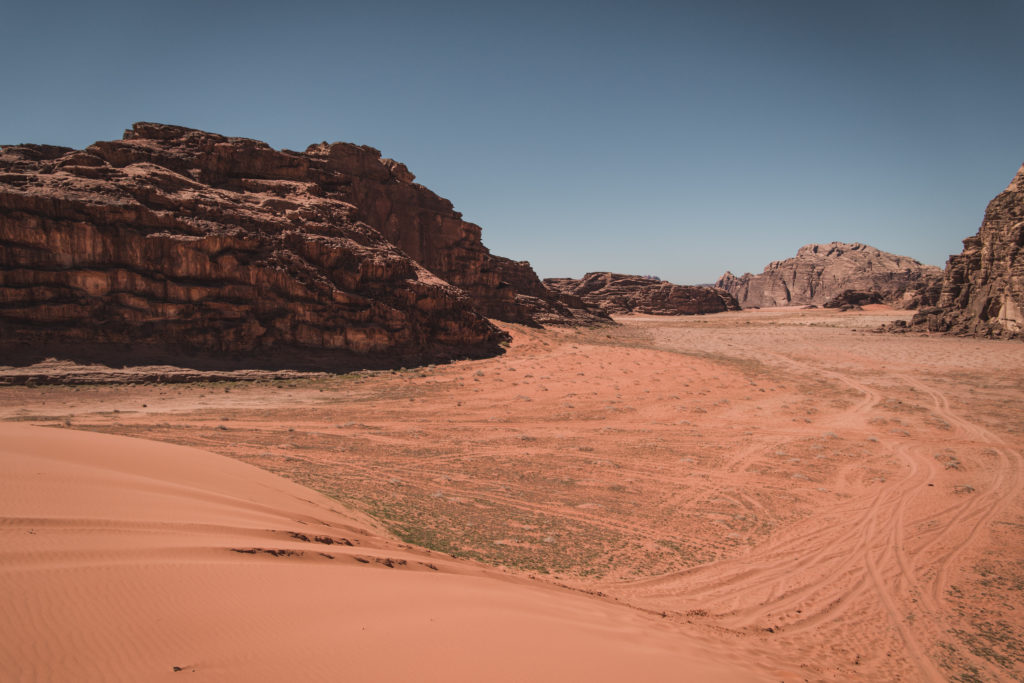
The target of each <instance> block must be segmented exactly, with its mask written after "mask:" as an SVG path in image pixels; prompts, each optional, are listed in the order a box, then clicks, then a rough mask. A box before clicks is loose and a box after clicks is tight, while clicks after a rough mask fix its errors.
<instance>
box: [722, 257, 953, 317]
mask: <svg viewBox="0 0 1024 683" xmlns="http://www.w3.org/2000/svg"><path fill="white" fill-rule="evenodd" d="M941 278H942V271H941V270H940V269H939V268H937V267H935V266H928V265H924V264H922V263H921V262H919V261H916V260H914V259H912V258H909V257H907V256H899V255H897V254H890V253H889V252H886V251H882V250H880V249H876V248H874V247H871V246H868V245H866V244H859V243H856V242H854V243H845V242H831V243H829V244H808V245H805V246H803V247H800V249H799V250H798V251H797V253H796V256H795V257H793V258H789V259H785V260H783V261H773V262H772V263H769V264H768V265H767V266H766V267H765V269H764V272H762V273H761V274H760V275H752V274H751V273H746V274H744V275H743V276H741V277H736V276H735V275H733V274H732V273H730V272H728V271H726V273H725V274H724V275H722V277H720V278H719V279H718V282H716V283H715V285H716V286H718V287H721V288H722V289H725V290H726V291H728V292H729V293H730V294H732V295H733V296H735V297H736V299H737V300H738V301H739V303H740V306H742V307H743V308H755V307H769V306H796V305H807V304H815V305H821V304H824V303H825V302H826V301H828V300H829V299H831V298H833V297H835V296H838V295H840V294H842V292H844V291H846V290H859V291H865V292H876V293H878V294H879V295H880V296H881V298H882V300H883V301H884V302H885V303H888V304H890V305H893V306H895V307H898V308H914V307H917V306H919V305H921V304H922V303H923V304H927V303H928V301H929V296H931V297H934V296H935V293H936V291H937V286H938V283H939V282H940V281H941ZM929 292H931V294H930V295H929Z"/></svg>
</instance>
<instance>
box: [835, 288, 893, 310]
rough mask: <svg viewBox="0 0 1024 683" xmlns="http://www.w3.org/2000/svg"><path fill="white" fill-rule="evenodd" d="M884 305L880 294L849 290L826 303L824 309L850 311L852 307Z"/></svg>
mask: <svg viewBox="0 0 1024 683" xmlns="http://www.w3.org/2000/svg"><path fill="white" fill-rule="evenodd" d="M880 303H883V299H882V295H881V294H879V293H878V292H863V291H860V290H856V289H847V290H844V291H842V292H840V293H839V294H836V295H835V296H834V297H832V298H831V299H829V300H828V301H826V302H825V303H823V304H822V305H821V307H822V308H840V309H843V310H849V309H850V308H851V307H854V306H857V307H860V306H867V305H868V304H880Z"/></svg>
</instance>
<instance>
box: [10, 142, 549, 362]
mask: <svg viewBox="0 0 1024 683" xmlns="http://www.w3.org/2000/svg"><path fill="white" fill-rule="evenodd" d="M311 150H312V151H310V152H309V153H306V154H300V153H296V152H288V151H275V150H273V149H271V148H270V147H269V146H267V145H265V144H264V143H261V142H257V141H254V140H247V139H241V138H227V137H223V136H220V135H213V134H209V133H204V132H201V131H195V130H191V129H187V128H180V127H176V126H164V125H160V124H146V123H141V124H136V125H135V126H134V127H133V128H132V129H131V130H129V131H127V132H126V133H125V139H124V140H121V141H114V142H98V143H96V144H94V145H92V146H90V147H88V148H86V149H85V150H72V149H68V148H62V147H52V146H44V145H18V146H9V147H3V148H2V149H0V246H2V249H0V344H2V345H3V347H4V349H5V353H6V354H10V353H13V351H15V350H20V351H22V352H25V353H27V354H29V355H32V354H42V353H45V350H46V349H48V348H51V347H54V346H61V345H63V346H64V347H68V348H74V349H77V350H84V349H87V348H96V349H102V350H105V351H111V350H114V349H117V350H119V351H117V352H116V353H115V355H117V353H121V352H124V353H129V354H131V355H133V356H134V355H138V354H142V355H146V356H149V355H152V356H154V357H161V354H165V353H172V352H173V353H192V354H199V355H203V354H210V355H211V357H219V358H228V357H232V356H234V357H236V358H239V359H241V358H242V357H244V358H245V361H244V362H246V363H250V362H252V361H254V360H256V359H258V358H265V359H267V360H268V361H270V360H271V359H276V360H277V362H283V363H284V364H287V365H294V366H315V367H325V366H329V365H337V366H345V365H363V366H365V365H373V364H375V363H385V364H387V363H398V362H423V361H430V360H443V359H449V358H454V357H463V356H479V355H487V354H493V353H495V352H497V351H498V350H499V345H500V344H501V342H503V341H504V340H505V339H506V335H505V334H504V333H503V332H501V331H500V330H498V329H497V328H496V327H494V326H493V325H492V324H490V323H489V322H488V321H487V320H486V319H485V318H484V317H483V315H481V313H485V314H487V315H497V316H498V317H505V318H507V319H515V320H527V321H528V320H531V318H530V314H529V312H528V311H526V310H524V307H523V306H522V305H521V304H519V303H518V302H517V300H516V297H517V296H518V295H519V292H518V291H517V290H516V289H515V288H514V287H512V286H511V285H508V286H503V283H504V280H503V279H502V278H503V273H504V272H505V269H507V265H506V264H505V263H504V262H503V261H502V260H500V259H495V258H494V257H490V256H489V254H488V253H487V251H486V249H485V248H484V247H483V246H482V245H481V244H480V242H479V228H476V227H475V226H471V225H470V224H465V223H462V222H461V221H460V220H459V219H458V217H457V214H455V213H454V212H453V211H451V207H450V204H448V203H447V202H446V201H445V200H442V199H440V198H439V197H437V196H436V195H433V193H430V192H429V190H426V189H425V188H422V187H420V186H417V185H415V184H413V183H411V174H408V173H407V171H405V170H404V167H403V166H402V165H401V164H397V163H396V162H392V161H390V160H387V159H381V158H380V156H379V153H377V152H376V151H375V150H370V149H369V148H361V147H356V146H354V145H347V144H344V143H341V144H338V145H330V146H326V147H323V146H315V147H314V148H311ZM389 198H390V199H389ZM357 201H363V202H369V203H370V206H369V208H364V207H360V206H359V205H358V204H357V203H356V202H357ZM404 219H408V223H407V224H403V222H402V221H403V220H404ZM368 220H378V221H383V224H384V225H385V227H386V229H387V230H388V231H389V232H390V233H391V234H392V235H393V236H394V235H400V234H402V235H405V237H406V241H409V240H413V241H415V240H416V239H418V240H419V242H420V244H421V246H420V252H419V255H420V256H421V257H422V258H424V259H425V260H428V261H430V260H431V259H433V260H434V262H435V263H436V262H440V263H443V264H444V265H445V268H446V269H447V270H445V271H444V272H445V274H446V275H448V276H449V277H451V278H452V279H453V280H456V281H458V283H459V284H460V285H462V286H465V287H466V288H467V289H468V290H470V291H471V292H472V293H473V295H475V297H476V299H474V298H473V296H468V295H467V294H466V292H464V291H463V289H460V287H457V286H454V285H453V284H451V283H449V282H446V281H444V280H443V279H441V278H439V277H437V276H436V275H435V274H434V273H431V272H429V271H428V270H427V269H426V268H424V267H423V266H422V265H421V264H420V263H417V261H416V260H414V259H413V258H410V255H409V252H408V251H407V250H406V248H401V249H400V248H398V247H396V246H395V245H394V244H392V243H391V242H390V241H389V240H388V239H386V237H385V236H384V235H382V234H381V232H380V231H378V230H377V229H376V228H375V227H374V226H372V225H371V224H369V223H368ZM403 225H407V226H408V227H407V228H405V227H403ZM403 231H405V232H403ZM433 232H440V233H442V234H441V236H435V235H433ZM409 235H413V236H418V237H415V238H414V237H410V236H409ZM445 245H452V249H450V250H448V251H450V252H451V253H448V251H446V246H445ZM407 246H408V245H407ZM442 252H444V253H442ZM526 268H528V266H526ZM512 270H513V271H515V272H516V274H517V275H519V276H522V273H521V272H520V271H516V270H515V269H514V268H513V269H512ZM520 270H522V269H520ZM530 272H532V271H530ZM453 274H457V275H458V277H455V275H453ZM523 277H524V278H525V276H523ZM525 279H528V278H525ZM534 280H537V279H536V276H534ZM535 286H538V287H542V285H540V282H539V280H537V281H536V285H535ZM545 291H546V290H545ZM551 296H552V298H554V295H551ZM499 314H500V315H499ZM8 357H10V356H8Z"/></svg>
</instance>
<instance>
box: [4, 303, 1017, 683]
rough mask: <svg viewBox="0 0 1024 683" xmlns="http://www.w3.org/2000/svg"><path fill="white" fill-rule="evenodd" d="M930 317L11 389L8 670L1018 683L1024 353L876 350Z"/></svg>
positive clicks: (547, 336) (818, 316) (518, 340)
mask: <svg viewBox="0 0 1024 683" xmlns="http://www.w3.org/2000/svg"><path fill="white" fill-rule="evenodd" d="M908 316H909V314H908V313H906V312H900V311H893V310H890V309H888V308H886V307H883V306H869V307H867V308H866V309H865V310H863V311H852V312H844V313H840V312H837V311H834V310H820V309H818V310H798V309H764V310H747V311H741V312H735V313H722V314H717V315H711V316H692V317H645V316H629V317H623V318H620V319H619V322H620V323H621V325H618V326H603V327H596V328H583V329H575V328H547V329H533V328H527V327H522V326H516V325H504V324H503V325H502V327H503V328H504V329H506V330H508V331H509V332H510V333H511V334H512V338H513V341H512V343H511V345H510V346H509V348H508V349H507V352H506V353H505V354H503V355H501V356H499V357H496V358H491V359H486V360H476V361H460V362H456V363H452V364H448V365H436V366H429V367H420V368H411V369H404V370H398V371H373V372H369V371H367V372H360V373H353V374H349V375H319V374H310V375H303V374H298V373H290V374H289V373H279V374H273V373H249V374H238V375H234V376H230V375H229V376H226V378H225V377H213V376H205V377H204V376H202V375H201V374H198V373H193V374H192V375H188V373H186V372H184V371H176V372H173V371H170V370H159V369H157V370H145V369H136V370H134V371H106V370H102V369H96V368H89V367H81V366H70V365H66V364H62V363H50V364H44V365H43V366H37V367H33V368H4V369H0V376H3V377H6V378H12V377H17V376H20V377H24V376H25V375H26V374H31V375H33V376H34V379H33V380H32V381H30V382H28V384H27V385H25V384H21V385H14V386H4V387H0V420H3V422H0V472H2V477H0V486H2V487H3V488H2V490H0V494H2V495H0V534H2V535H3V538H4V542H3V545H2V546H0V595H2V597H3V600H4V603H5V605H8V607H6V608H5V610H4V613H3V616H2V617H0V672H6V674H5V676H4V678H5V679H7V680H72V679H74V680H118V679H123V680H155V679H159V678H161V677H167V678H168V679H171V680H178V677H182V676H188V677H190V679H193V678H194V679H196V680H231V679H232V678H236V679H237V680H282V679H283V678H282V677H288V676H295V677H296V678H295V680H310V679H315V678H317V677H318V676H322V677H324V678H325V679H331V678H330V676H335V678H333V680H342V679H341V678H337V677H336V676H337V675H341V674H342V673H344V672H347V674H349V675H351V678H350V679H351V680H354V679H355V678H356V677H358V678H360V679H362V680H375V679H377V678H383V677H385V676H392V675H409V676H416V677H418V678H420V679H425V680H442V679H443V680H487V679H489V680H544V679H548V680H612V679H615V680H629V679H630V678H631V677H633V679H634V680H716V679H717V680H775V681H778V680H784V681H801V680H810V681H814V680H851V679H854V680H865V681H877V680H905V681H940V680H958V681H991V680H1024V497H1022V486H1024V463H1022V448H1024V344H1021V343H1019V342H1001V341H991V340H983V339H968V338H954V337H943V336H931V337H925V336H919V335H910V334H907V335H896V334H880V333H876V332H875V331H874V330H875V329H876V328H878V327H879V326H880V325H881V324H882V323H885V322H889V321H892V320H895V319H901V318H902V319H906V318H907V317H908ZM161 373H163V374H164V375H166V376H168V377H172V378H173V379H175V380H188V381H180V382H175V383H167V382H155V381H152V380H153V379H154V377H155V376H156V375H157V374H161ZM76 377H77V379H74V378H76ZM55 378H56V379H62V380H63V381H68V380H69V379H73V380H74V381H78V382H83V383H78V384H74V383H72V384H47V382H48V381H50V380H53V379H55ZM113 379H116V380H117V382H116V383H110V380H113ZM97 380H102V381H104V382H106V383H98V384H94V383H90V382H94V381H97ZM97 432H99V433H101V434H96V433H97ZM112 435H116V436H112ZM125 436H127V437H135V439H134V440H128V439H125V438H123V437H125ZM138 439H145V440H149V441H139V440H138ZM152 442H165V443H163V444H156V443H152ZM167 444H176V445H177V446H169V445H167ZM179 446H187V447H191V448H179ZM196 449H201V451H207V452H209V453H202V452H200V451H199V450H196ZM210 453H213V454H219V455H218V456H215V455H210ZM220 456H228V458H223V457H220ZM237 461H241V463H239V462H237ZM243 463H245V464H248V465H255V466H256V468H261V469H262V470H266V471H268V472H269V473H273V474H274V475H279V476H272V475H271V474H268V473H267V472H262V471H260V470H258V469H256V468H253V467H248V466H246V465H244V464H243ZM282 477H283V478H284V479H287V480H291V482H287V481H285V480H284V479H282ZM79 482H85V483H82V484H81V485H79ZM304 487H305V488H304ZM310 489H311V490H312V491H310ZM435 620H436V621H435ZM175 669H177V670H175ZM7 674H10V675H7Z"/></svg>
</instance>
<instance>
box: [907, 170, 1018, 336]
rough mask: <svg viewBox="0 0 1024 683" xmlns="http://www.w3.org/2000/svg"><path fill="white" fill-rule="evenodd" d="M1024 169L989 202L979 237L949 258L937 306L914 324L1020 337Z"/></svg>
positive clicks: (949, 329)
mask: <svg viewBox="0 0 1024 683" xmlns="http://www.w3.org/2000/svg"><path fill="white" fill-rule="evenodd" d="M1022 252H1024V165H1022V166H1021V167H1020V169H1019V170H1018V171H1017V175H1016V176H1014V178H1013V180H1012V181H1010V184H1009V185H1008V186H1007V187H1006V189H1005V190H1003V191H1002V192H1001V193H999V194H998V195H997V196H996V197H995V199H993V200H992V201H991V202H989V204H988V207H987V208H986V209H985V217H984V218H983V220H982V222H981V227H980V228H979V229H978V233H977V234H976V235H973V236H971V237H968V238H967V239H965V240H964V250H963V252H962V253H960V254H957V255H954V256H950V257H949V260H948V261H947V262H946V270H945V275H944V277H943V280H942V289H941V293H940V295H939V300H938V306H937V307H934V308H922V309H921V311H920V312H919V313H918V314H917V315H916V316H914V319H913V321H912V325H913V326H915V327H919V328H924V329H928V330H932V331H941V332H954V333H960V334H975V335H984V336H992V337H1021V336H1024V253H1022Z"/></svg>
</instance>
